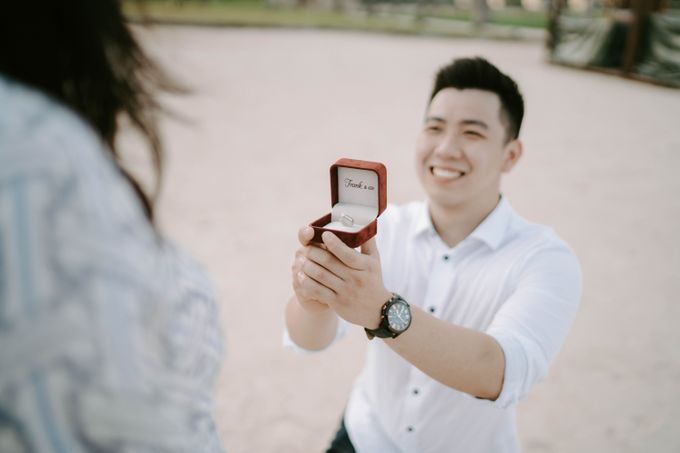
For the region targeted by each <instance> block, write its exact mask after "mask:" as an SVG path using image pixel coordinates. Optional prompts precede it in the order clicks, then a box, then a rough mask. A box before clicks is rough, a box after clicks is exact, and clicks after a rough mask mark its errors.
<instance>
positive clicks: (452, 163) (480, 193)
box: [416, 88, 521, 208]
mask: <svg viewBox="0 0 680 453" xmlns="http://www.w3.org/2000/svg"><path fill="white" fill-rule="evenodd" d="M517 148H519V150H517ZM519 155H521V145H520V144H519V143H518V141H517V140H510V141H508V133H507V129H506V126H505V124H504V122H503V120H502V116H501V102H500V99H499V98H498V95H496V94H495V93H492V92H490V91H482V90H477V89H465V90H458V89H455V88H445V89H443V90H441V91H439V92H438V93H437V94H436V95H435V96H434V98H433V99H432V102H430V105H429V107H428V110H427V115H426V118H425V123H424V125H423V129H422V131H421V132H420V134H419V136H418V140H417V143H416V170H417V172H418V176H419V178H420V181H421V183H422V185H423V188H424V189H425V191H426V192H427V194H428V196H429V198H430V202H431V203H433V204H436V205H439V206H440V207H442V208H447V207H448V208H451V207H455V206H460V205H466V204H468V203H474V202H475V201H478V200H480V201H481V200H488V199H490V198H489V197H497V196H498V194H499V191H500V178H501V173H502V172H504V171H509V170H510V169H511V168H512V167H513V166H514V163H515V162H516V161H517V159H518V158H519Z"/></svg>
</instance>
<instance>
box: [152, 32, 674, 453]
mask: <svg viewBox="0 0 680 453" xmlns="http://www.w3.org/2000/svg"><path fill="white" fill-rule="evenodd" d="M142 36H143V38H144V41H145V42H146V43H147V45H149V46H150V48H152V49H153V50H154V52H155V53H157V54H158V55H159V57H160V58H161V60H162V61H163V62H164V63H165V64H166V65H167V66H168V67H169V68H170V69H171V70H172V71H173V72H174V73H176V74H177V75H179V76H180V78H181V79H183V80H184V81H185V82H187V83H188V84H189V85H190V86H192V87H193V89H194V94H193V95H191V96H187V97H184V98H182V99H174V100H172V101H171V105H172V106H174V108H175V109H176V110H177V111H179V112H181V113H183V114H185V115H186V116H188V117H189V118H191V120H192V121H193V124H188V125H187V124H184V125H183V124H180V123H177V122H172V121H169V122H166V123H165V130H164V132H165V137H166V142H167V145H168V155H169V157H168V171H167V173H166V185H165V192H164V197H163V199H162V204H161V219H162V223H163V224H164V226H165V229H166V230H167V231H168V233H169V235H170V236H171V237H173V238H175V239H176V240H177V241H178V242H179V243H181V244H182V245H183V246H184V247H185V248H187V249H189V250H190V251H191V252H192V253H193V254H194V255H195V256H196V257H198V258H199V259H200V260H202V261H203V262H204V263H205V265H206V266H207V267H208V269H209V271H210V272H211V274H212V276H213V278H214V280H215V282H216V284H217V287H218V290H219V293H220V296H221V300H222V316H223V320H224V325H225V330H226V332H227V339H228V352H229V354H228V357H227V360H226V362H225V366H224V370H223V373H222V378H221V382H220V389H219V391H220V394H219V408H218V412H219V423H220V430H221V433H222V434H223V437H224V440H225V443H226V445H227V447H228V449H229V451H230V452H232V453H252V452H256V453H286V452H292V453H298V452H300V453H307V452H318V451H321V449H322V448H323V447H325V446H326V443H327V441H328V439H329V437H330V436H331V434H332V433H333V432H334V430H335V428H336V423H337V422H338V419H339V416H340V414H341V412H342V410H343V406H344V404H345V399H346V397H347V394H348V390H349V388H350V386H351V383H352V379H353V377H354V376H355V375H356V373H357V372H358V371H359V369H360V367H361V364H362V360H363V356H364V345H365V338H362V333H361V332H360V331H359V330H358V329H357V330H355V331H354V332H352V334H351V335H350V336H349V338H347V339H346V340H345V341H344V342H343V343H342V344H340V345H338V346H336V347H334V348H332V350H330V351H327V352H326V353H324V354H319V355H311V356H300V355H296V354H295V353H293V352H291V351H287V350H283V349H282V347H281V331H282V310H283V306H284V303H285V301H286V299H287V297H288V295H289V294H290V291H291V290H290V284H289V266H290V262H291V258H292V253H293V251H294V249H295V247H296V241H295V237H296V231H297V228H298V227H299V226H300V225H302V224H303V223H306V222H309V221H311V220H313V219H314V218H316V217H317V216H319V215H320V214H322V213H324V212H326V211H328V210H329V207H330V206H329V204H330V200H329V198H330V194H329V188H328V181H327V169H328V166H329V165H330V164H331V163H332V162H333V161H335V160H336V159H337V158H339V157H343V156H345V157H355V158H363V159H369V160H379V161H382V162H384V163H385V164H386V165H387V167H388V169H389V199H390V200H391V201H392V202H404V201H407V200H412V199H418V198H421V197H422V191H421V190H420V188H419V186H418V183H417V180H416V178H415V174H414V172H413V169H412V161H413V143H414V138H415V135H416V132H417V130H418V128H419V124H420V119H421V115H422V113H423V108H424V106H425V101H426V98H427V95H428V92H429V89H430V83H431V78H432V76H433V74H434V72H435V70H436V69H437V68H438V67H439V66H440V65H442V64H443V63H445V62H447V61H448V60H450V59H451V58H453V57H457V56H469V55H482V56H486V57H487V58H489V59H490V60H491V61H493V62H495V63H496V64H497V65H499V66H500V67H501V68H502V69H503V70H505V71H507V72H508V73H510V74H511V75H512V76H513V77H515V78H516V79H517V80H518V82H519V83H520V86H521V87H523V91H524V94H525V98H526V102H527V105H528V109H527V116H526V120H525V125H524V130H523V138H524V141H525V150H526V152H525V156H524V158H523V161H522V162H521V163H520V165H519V167H518V168H517V169H516V170H515V171H514V172H513V174H511V175H510V176H509V177H508V179H507V181H506V185H505V193H506V194H507V195H508V197H509V199H510V201H511V203H512V204H513V206H514V207H515V209H516V210H518V211H519V212H520V213H522V214H523V215H524V216H525V217H528V218H529V219H532V220H535V221H537V222H542V223H546V224H550V225H552V226H554V228H555V229H556V230H557V231H558V232H559V233H560V234H561V235H562V236H563V237H564V238H565V239H566V240H567V241H568V242H569V243H570V244H571V245H572V246H573V248H574V249H575V251H576V252H577V254H578V256H579V257H580V259H581V262H582V265H583V269H584V274H585V298H584V301H583V305H582V310H581V312H580V315H579V317H578V319H577V321H576V324H575V325H574V328H573V330H572V333H571V335H570V337H569V338H568V341H567V344H566V346H565V347H564V349H563V351H562V353H561V354H560V356H559V358H558V360H557V362H556V363H555V365H554V366H553V368H552V369H551V373H550V375H549V377H548V379H547V380H546V381H545V382H544V383H542V384H540V385H539V386H538V387H537V388H536V389H535V391H534V392H533V394H532V395H531V397H530V398H529V399H528V400H527V401H525V402H523V403H522V404H521V406H520V411H519V413H520V415H519V430H520V433H521V438H522V442H523V447H524V451H525V452H560V453H562V452H563V453H572V452H617V453H618V452H638V451H643V450H644V451H654V452H676V451H680V387H679V384H678V382H680V352H678V345H680V329H679V328H678V326H677V323H678V321H679V320H680V300H679V299H680V239H678V234H679V233H680V201H679V198H678V194H680V178H679V177H678V176H677V173H678V172H679V171H680V122H679V121H678V118H680V91H673V90H669V89H664V88H659V87H654V86H649V85H644V84H640V83H634V82H630V81H626V80H621V79H617V78H614V77H608V76H602V75H597V74H592V73H587V72H581V71H576V70H570V69H564V68H561V67H555V66H550V65H547V64H545V62H544V55H543V51H542V49H541V48H540V47H539V46H537V45H535V44H518V43H501V42H490V41H464V40H461V41H456V40H444V39H432V38H418V37H399V36H383V35H375V34H360V33H336V32H317V31H287V30H253V29H217V28H214V29H210V28H190V27H186V28H184V27H167V28H162V27H161V28H158V29H156V30H155V31H153V32H143V34H142Z"/></svg>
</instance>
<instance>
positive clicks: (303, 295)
mask: <svg viewBox="0 0 680 453" xmlns="http://www.w3.org/2000/svg"><path fill="white" fill-rule="evenodd" d="M313 237H314V230H313V229H312V227H309V226H306V227H302V228H300V230H299V231H298V241H300V245H301V246H302V247H300V248H299V249H298V250H297V251H296V252H295V260H294V261H293V264H292V266H291V272H292V274H293V275H292V277H293V291H295V297H296V298H297V301H298V303H299V304H300V306H301V307H302V308H303V309H304V310H305V311H308V312H311V313H321V312H323V311H326V310H328V309H330V307H329V306H328V304H327V303H324V302H321V301H320V300H319V298H320V297H322V296H323V294H321V293H319V292H317V291H315V285H313V284H311V282H309V278H308V277H307V276H306V275H305V273H304V272H303V267H304V264H305V262H306V261H307V260H306V259H305V255H306V252H307V249H309V248H318V249H320V247H322V246H321V245H314V244H310V241H311V240H312V238H313Z"/></svg>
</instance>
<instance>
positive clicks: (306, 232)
mask: <svg viewBox="0 0 680 453" xmlns="http://www.w3.org/2000/svg"><path fill="white" fill-rule="evenodd" d="M313 237H314V229H313V228H312V227H310V226H309V225H307V226H304V227H302V228H300V229H299V230H298V241H300V244H302V245H305V246H306V245H308V244H309V241H311V240H312V238H313Z"/></svg>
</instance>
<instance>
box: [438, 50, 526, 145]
mask: <svg viewBox="0 0 680 453" xmlns="http://www.w3.org/2000/svg"><path fill="white" fill-rule="evenodd" d="M444 88H456V89H458V90H465V89H477V90H484V91H490V92H492V93H496V94H497V95H498V97H499V98H500V100H501V121H502V122H503V123H504V124H505V128H506V130H507V139H508V141H509V140H511V139H515V138H517V137H519V129H520V127H521V126H522V118H523V117H524V100H523V99H522V94H521V93H520V92H519V88H518V87H517V83H515V81H514V80H512V79H511V78H510V77H508V76H507V75H506V74H503V73H502V72H501V71H499V70H498V68H497V67H496V66H494V65H492V64H491V63H489V62H488V61H487V60H485V59H484V58H481V57H475V58H459V59H457V60H453V62H451V63H450V64H448V65H446V66H444V67H442V68H441V69H440V70H439V72H437V76H436V78H435V82H434V88H433V90H432V95H431V96H430V102H432V99H433V98H434V97H435V95H436V94H437V93H439V91H441V90H443V89H444Z"/></svg>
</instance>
